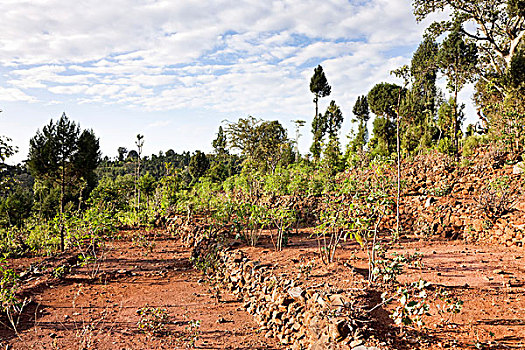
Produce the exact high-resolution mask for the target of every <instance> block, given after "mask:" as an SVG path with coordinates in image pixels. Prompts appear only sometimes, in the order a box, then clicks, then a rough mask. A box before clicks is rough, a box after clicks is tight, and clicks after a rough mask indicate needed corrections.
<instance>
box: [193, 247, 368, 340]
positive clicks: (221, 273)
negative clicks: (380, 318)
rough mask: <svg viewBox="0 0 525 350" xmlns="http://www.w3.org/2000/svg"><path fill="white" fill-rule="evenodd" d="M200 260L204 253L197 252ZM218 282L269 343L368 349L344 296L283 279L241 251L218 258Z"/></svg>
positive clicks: (356, 312)
mask: <svg viewBox="0 0 525 350" xmlns="http://www.w3.org/2000/svg"><path fill="white" fill-rule="evenodd" d="M201 254H202V251H201ZM219 260H220V264H219V268H218V269H217V270H216V274H217V276H216V277H217V279H218V280H220V281H222V284H223V288H226V289H228V290H229V291H231V292H232V293H234V294H236V295H239V297H240V298H242V300H244V306H245V308H246V310H247V311H248V312H249V313H250V314H252V315H253V316H254V317H255V319H256V321H257V322H258V323H259V325H260V331H261V332H264V334H265V336H267V337H275V338H277V339H278V340H279V341H280V342H281V344H283V345H286V346H287V347H288V348H290V349H297V350H300V349H354V348H359V346H361V348H360V349H366V347H365V346H364V345H363V343H364V341H363V334H364V333H363V332H364V328H363V325H362V324H358V323H357V322H356V319H358V317H359V316H361V320H362V319H363V316H362V315H359V310H358V309H357V308H355V307H354V303H353V302H352V301H353V298H354V297H353V296H352V295H351V294H350V293H346V292H345V291H341V290H339V291H337V293H336V292H334V291H329V290H324V289H323V288H322V286H319V285H318V286H310V287H309V286H306V285H304V284H302V283H300V282H296V281H294V280H292V279H281V278H279V277H278V276H276V275H275V274H274V272H273V270H274V268H273V266H271V265H267V264H261V263H259V262H257V261H251V260H249V259H248V258H247V257H246V256H245V255H244V254H243V253H242V252H241V251H221V252H220V253H219Z"/></svg>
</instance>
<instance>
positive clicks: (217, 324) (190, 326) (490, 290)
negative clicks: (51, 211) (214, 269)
mask: <svg viewBox="0 0 525 350" xmlns="http://www.w3.org/2000/svg"><path fill="white" fill-rule="evenodd" d="M310 232H311V231H309V230H304V231H303V232H302V233H301V234H300V235H299V236H293V237H291V239H290V242H289V246H288V247H286V248H285V249H284V251H283V252H275V251H274V249H273V246H272V244H271V242H270V241H269V240H268V239H267V238H266V239H262V240H261V241H260V244H259V245H258V246H257V247H256V248H252V247H241V248H239V249H242V250H244V251H245V252H246V253H247V254H248V256H249V257H250V258H251V259H254V260H259V261H262V262H265V263H271V264H272V265H274V266H275V270H274V271H275V273H276V274H278V275H281V276H284V275H287V276H288V277H290V276H294V277H295V278H297V279H303V280H305V283H308V284H310V285H312V284H318V285H319V287H320V288H325V287H327V286H328V287H330V288H336V289H340V290H345V289H363V290H364V289H366V287H367V283H366V281H365V278H364V276H366V275H367V267H368V266H367V260H366V258H365V254H364V253H363V251H362V249H360V247H359V246H358V245H357V244H356V243H352V242H348V243H344V244H343V246H342V247H341V248H340V249H339V250H338V251H337V253H336V256H337V262H335V263H332V264H331V265H324V264H323V263H322V262H321V260H320V259H319V257H318V254H317V252H318V248H317V243H316V241H315V240H314V239H312V238H310V236H309V233H310ZM120 236H121V237H120V238H119V239H116V240H114V241H111V242H108V243H107V244H106V248H105V249H104V251H103V252H104V254H103V256H102V258H101V259H100V260H99V262H96V263H92V264H90V265H87V266H86V267H82V268H74V269H72V271H71V272H70V273H69V274H67V275H65V277H63V278H61V279H56V278H47V279H46V278H45V275H38V274H36V275H35V276H33V277H30V278H29V281H27V282H26V285H25V290H26V294H27V295H30V296H31V299H32V300H33V302H32V303H31V304H30V305H28V306H27V307H26V308H25V311H24V314H23V317H22V319H21V321H20V324H19V325H18V327H17V331H18V335H17V334H15V333H14V332H13V331H12V330H9V329H7V328H5V327H3V329H1V330H0V345H1V346H3V347H5V346H7V345H8V346H9V348H13V349H25V348H30V349H89V348H93V349H183V348H188V347H194V348H199V349H281V348H284V347H281V346H279V345H278V344H277V343H276V342H275V340H273V339H269V338H265V337H264V335H263V334H261V333H258V332H257V325H256V323H255V322H254V320H253V318H252V316H251V315H249V314H248V313H246V312H245V311H244V309H243V307H242V305H243V303H242V302H241V301H239V300H238V299H237V297H236V296H233V295H229V294H227V293H221V295H220V302H218V301H217V299H216V296H215V293H214V292H213V291H212V290H211V289H210V288H209V285H208V284H207V283H206V282H204V281H203V280H202V275H201V273H200V272H198V271H197V270H195V269H194V268H192V267H191V264H190V262H189V256H190V252H189V250H188V249H187V248H184V247H183V246H182V245H181V244H180V243H179V242H178V241H177V240H175V239H173V238H171V237H170V236H169V235H168V234H166V233H165V232H163V231H157V232H144V231H127V232H121V233H120ZM393 251H396V252H401V253H406V252H410V253H414V252H418V253H420V254H421V256H422V259H421V262H422V266H420V267H412V268H408V269H407V270H406V271H405V272H404V274H403V275H402V276H401V277H400V279H401V281H402V282H411V281H415V280H418V279H419V278H423V279H425V280H427V281H429V282H430V283H432V286H431V287H432V288H431V289H432V290H437V289H444V290H447V291H448V292H449V293H450V294H451V295H453V296H455V297H457V298H459V299H461V300H462V301H463V302H464V305H463V309H462V312H461V313H459V314H458V315H452V316H451V317H447V318H448V321H447V322H445V321H443V320H442V317H441V316H439V315H437V313H436V312H435V306H436V305H437V304H439V303H440V300H438V299H437V298H436V295H435V293H432V292H430V293H429V300H428V302H429V304H430V305H431V313H432V316H426V317H425V321H426V322H425V326H424V328H420V329H415V330H409V331H408V332H406V334H404V335H402V336H401V335H400V332H399V329H398V328H397V327H396V326H394V325H393V322H392V320H390V318H389V317H388V314H389V311H390V310H391V309H392V308H393V307H394V306H393V305H388V306H384V307H379V308H377V309H376V310H374V312H373V317H374V318H375V319H376V322H374V323H373V324H372V325H371V326H370V329H372V330H373V332H372V334H371V335H369V337H370V338H371V339H368V340H370V341H371V343H373V344H377V345H380V346H382V347H383V348H391V349H439V348H457V349H476V348H478V349H525V294H524V291H525V283H524V282H525V265H524V262H525V252H524V251H523V248H504V247H500V246H487V245H477V244H465V243H464V242H462V241H435V240H429V239H416V238H412V239H407V238H405V239H403V240H402V241H401V243H400V244H399V245H397V246H394V247H393V248H392V250H391V251H389V252H388V254H390V253H392V252H393ZM40 260H42V259H40ZM35 261H36V260H35V259H32V260H28V259H19V260H12V261H11V265H12V266H13V267H15V268H17V269H19V270H22V269H24V268H27V266H28V265H29V263H31V262H33V263H34V262H35ZM56 267H57V266H55V267H54V268H55V269H56ZM367 293H368V295H369V306H370V307H373V306H375V305H377V304H378V303H380V298H379V295H380V291H378V290H372V291H369V292H367ZM146 306H149V307H152V308H154V309H153V310H156V311H159V312H161V311H162V310H165V311H164V312H163V314H164V315H166V319H163V320H161V321H159V322H158V323H157V325H158V328H160V330H161V331H162V330H163V332H160V333H159V334H155V333H154V330H155V329H156V328H155V322H154V320H153V321H151V320H152V317H149V318H148V317H147V315H144V316H141V315H139V314H138V313H137V311H138V310H139V309H141V308H143V307H146ZM150 310H151V309H150ZM148 319H149V320H150V321H151V322H150V324H151V327H146V331H145V332H144V331H142V330H140V329H139V327H138V325H137V324H138V322H140V321H141V320H142V321H144V322H145V321H147V320H148ZM3 321H5V320H3ZM163 327H164V329H162V328H163Z"/></svg>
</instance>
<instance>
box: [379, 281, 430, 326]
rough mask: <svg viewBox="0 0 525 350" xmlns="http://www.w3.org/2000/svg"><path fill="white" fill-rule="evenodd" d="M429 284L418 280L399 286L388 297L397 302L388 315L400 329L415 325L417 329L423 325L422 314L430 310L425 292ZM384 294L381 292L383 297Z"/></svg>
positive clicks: (426, 313)
mask: <svg viewBox="0 0 525 350" xmlns="http://www.w3.org/2000/svg"><path fill="white" fill-rule="evenodd" d="M429 285H430V284H429V283H428V282H426V281H424V280H419V281H417V282H412V283H411V284H409V285H408V286H399V287H398V288H397V291H396V293H395V294H394V296H392V297H391V298H390V300H394V301H395V302H396V304H398V305H397V306H396V308H395V309H394V311H393V312H392V314H391V315H390V317H391V318H392V319H393V320H394V322H395V324H397V325H399V326H400V327H401V331H403V328H404V327H407V326H408V327H410V326H416V327H417V328H419V329H420V328H422V327H423V326H424V322H423V318H422V316H424V315H429V313H428V312H429V310H430V306H429V304H428V301H427V296H428V295H427V292H426V288H427V287H428V286H429ZM386 295H387V294H386V293H383V295H382V297H383V299H385V298H386Z"/></svg>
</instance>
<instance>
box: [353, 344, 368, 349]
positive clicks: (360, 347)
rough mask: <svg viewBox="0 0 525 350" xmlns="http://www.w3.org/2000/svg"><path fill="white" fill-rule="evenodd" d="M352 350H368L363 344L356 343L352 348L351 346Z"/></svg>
mask: <svg viewBox="0 0 525 350" xmlns="http://www.w3.org/2000/svg"><path fill="white" fill-rule="evenodd" d="M352 350H368V348H367V347H366V346H364V345H358V346H356V347H354V348H352Z"/></svg>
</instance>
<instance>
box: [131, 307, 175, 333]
mask: <svg viewBox="0 0 525 350" xmlns="http://www.w3.org/2000/svg"><path fill="white" fill-rule="evenodd" d="M137 315H139V316H140V319H139V321H138V322H137V327H138V329H139V330H140V331H142V332H144V333H146V334H149V335H155V336H160V335H164V334H166V333H167V332H168V328H167V324H168V322H169V315H168V312H167V311H166V309H162V308H158V307H151V306H144V307H141V308H140V309H138V310H137Z"/></svg>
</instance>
